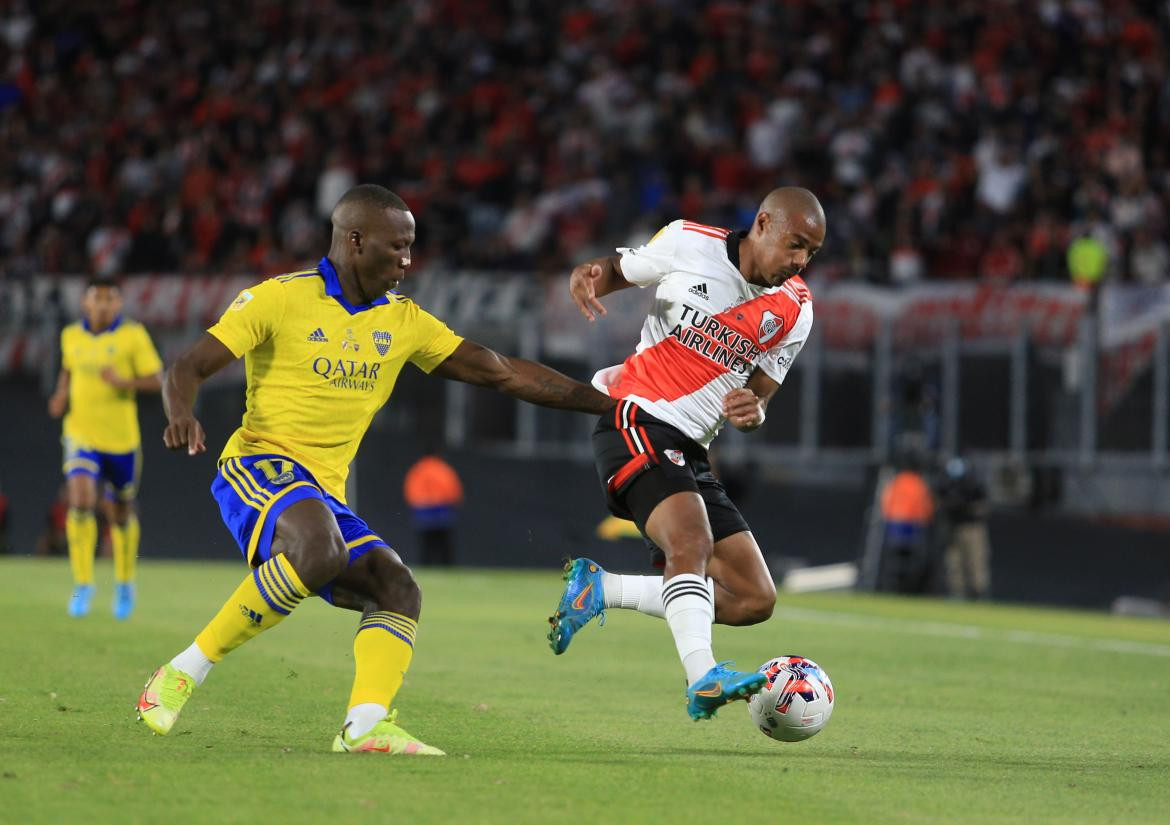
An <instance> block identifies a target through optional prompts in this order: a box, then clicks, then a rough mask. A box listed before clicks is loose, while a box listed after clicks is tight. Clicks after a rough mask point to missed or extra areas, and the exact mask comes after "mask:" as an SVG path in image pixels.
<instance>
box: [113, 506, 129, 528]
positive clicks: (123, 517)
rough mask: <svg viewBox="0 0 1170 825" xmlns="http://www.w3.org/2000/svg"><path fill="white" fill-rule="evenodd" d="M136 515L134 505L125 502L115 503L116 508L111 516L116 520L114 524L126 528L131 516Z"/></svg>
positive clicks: (114, 507)
mask: <svg viewBox="0 0 1170 825" xmlns="http://www.w3.org/2000/svg"><path fill="white" fill-rule="evenodd" d="M133 514H134V505H132V504H130V503H129V502H125V501H118V502H114V506H113V508H112V510H111V513H110V515H111V516H112V517H113V519H114V523H115V524H117V525H119V526H122V527H124V526H125V525H126V522H128V521H130V516H131V515H133Z"/></svg>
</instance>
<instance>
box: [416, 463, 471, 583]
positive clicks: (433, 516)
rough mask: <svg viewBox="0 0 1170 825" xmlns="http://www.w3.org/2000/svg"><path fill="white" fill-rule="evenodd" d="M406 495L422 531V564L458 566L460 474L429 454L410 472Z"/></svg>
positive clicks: (420, 535)
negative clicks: (456, 537) (456, 518)
mask: <svg viewBox="0 0 1170 825" xmlns="http://www.w3.org/2000/svg"><path fill="white" fill-rule="evenodd" d="M402 494H403V497H404V498H405V499H406V503H407V505H408V506H409V507H410V512H411V517H412V521H413V522H414V527H415V529H416V530H418V535H419V544H420V546H421V550H422V563H423V564H426V565H444V566H450V565H451V564H454V562H455V547H454V528H455V516H456V513H457V511H458V508H459V505H460V504H462V503H463V485H462V484H461V483H460V481H459V475H458V473H456V472H455V469H454V468H453V467H452V466H451V465H450V464H448V463H447V462H446V461H444V460H443V459H442V458H441V457H440V456H438V455H436V454H435V453H433V452H429V453H428V454H427V455H424V456H423V457H422V458H420V459H419V460H418V461H416V462H415V463H414V464H413V465H411V467H410V469H409V470H407V472H406V478H405V479H404V480H403V485H402Z"/></svg>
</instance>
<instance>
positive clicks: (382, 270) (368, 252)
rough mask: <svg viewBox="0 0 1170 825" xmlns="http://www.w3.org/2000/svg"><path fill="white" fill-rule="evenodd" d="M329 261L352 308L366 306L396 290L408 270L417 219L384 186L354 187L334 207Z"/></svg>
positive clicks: (365, 185)
mask: <svg viewBox="0 0 1170 825" xmlns="http://www.w3.org/2000/svg"><path fill="white" fill-rule="evenodd" d="M330 219H331V221H332V223H333V242H332V244H331V245H330V247H329V260H330V261H332V262H333V265H334V267H336V269H337V272H338V276H339V278H340V280H341V283H342V288H343V290H344V291H345V292H346V294H347V296H349V295H352V296H353V299H352V301H351V302H352V303H363V304H364V303H368V302H370V301H373V300H376V299H377V298H378V297H380V296H382V295H384V294H385V293H386V292H387V291H388V290H391V289H394V288H396V287H397V286H398V284H399V282H400V281H401V280H402V279H403V278H404V277H406V270H407V269H408V268H409V267H410V246H411V244H413V243H414V229H415V227H414V216H413V215H412V214H410V207H409V206H407V205H406V201H404V200H402V198H400V197H398V196H397V195H395V194H394V193H393V192H391V191H390V190H389V189H387V188H386V187H384V186H378V185H377V184H374V183H363V184H361V185H360V186H355V187H354V188H353V189H350V190H349V191H348V192H346V193H345V194H344V195H342V196H341V200H339V201H338V202H337V205H336V206H335V207H333V214H332V215H331V216H330Z"/></svg>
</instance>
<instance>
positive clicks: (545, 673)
mask: <svg viewBox="0 0 1170 825" xmlns="http://www.w3.org/2000/svg"><path fill="white" fill-rule="evenodd" d="M243 573H244V568H243V566H241V565H231V564H221V563H203V564H198V563H145V564H143V566H142V571H141V584H140V601H139V610H138V612H137V613H136V614H135V616H134V617H133V618H132V619H131V620H130V621H129V622H127V623H125V624H118V623H116V622H115V621H114V620H113V619H112V618H111V617H110V614H109V597H110V581H109V575H110V571H109V566H108V564H107V565H99V580H98V586H99V590H98V597H97V598H96V599H95V603H94V606H95V610H94V613H93V614H92V615H91V616H90V617H89V618H87V619H85V620H80V621H78V620H71V619H69V618H68V617H67V616H66V615H65V603H66V601H67V596H68V591H69V581H68V578H69V576H68V569H67V566H66V565H65V564H64V563H63V562H59V561H36V560H19V559H9V560H3V561H0V576H2V577H3V582H4V595H3V597H0V628H2V632H0V822H3V823H33V822H46V823H74V822H77V823H87V825H95V824H96V823H107V822H109V823H115V822H116V823H133V822H151V823H159V822H167V823H183V825H193V823H199V822H216V823H233V822H240V823H299V822H388V823H389V822H393V823H431V822H435V823H452V822H457V823H558V822H612V823H642V822H645V823H657V822H666V823H671V825H678V823H689V822H696V823H711V825H714V824H715V823H725V822H735V823H749V822H760V821H765V820H768V821H773V822H788V821H801V822H816V823H818V825H819V824H820V823H836V822H842V823H881V822H898V823H904V822H923V823H967V822H994V823H997V825H1002V824H1003V823H1043V822H1051V823H1096V822H1117V823H1139V822H1161V823H1165V822H1167V821H1170V625H1168V624H1167V623H1165V622H1157V621H1146V620H1138V619H1122V618H1114V617H1109V616H1106V615H1100V614H1089V613H1075V612H1066V611H1054V610H1037V609H1023V608H1015V607H1003V606H992V605H961V604H953V603H943V602H937V601H929V600H908V599H895V598H878V597H868V596H849V595H809V596H800V597H790V596H782V598H781V606H780V607H779V608H778V609H777V612H776V615H775V616H774V617H773V618H772V620H771V621H769V622H767V623H765V624H763V625H760V626H757V627H752V628H739V629H737V628H725V627H717V628H716V629H715V652H716V655H717V656H720V657H723V658H732V659H736V660H738V662H739V663H740V664H741V665H742V666H756V665H758V664H759V663H760V662H762V661H764V660H765V659H767V658H769V657H771V656H773V655H780V654H785V653H797V654H802V655H805V656H808V657H810V658H812V659H815V660H816V661H817V662H819V663H820V664H821V665H823V666H824V667H825V668H826V669H827V670H828V672H829V674H830V676H831V677H832V679H833V681H834V685H835V688H836V693H837V707H836V711H835V713H834V715H833V719H832V721H831V722H830V723H829V725H828V726H827V727H826V728H825V730H824V731H823V732H822V733H821V734H820V735H818V736H816V737H815V738H813V739H811V740H809V741H807V742H803V743H797V744H784V743H778V742H772V741H771V740H768V739H767V738H765V737H764V736H763V735H761V734H760V733H758V732H756V731H755V730H754V729H753V728H752V726H751V724H750V723H749V721H748V718H747V712H746V709H745V707H744V705H743V704H741V703H736V704H733V705H731V706H729V707H727V708H725V709H723V711H721V713H720V715H719V717H718V718H716V719H715V720H714V721H713V722H704V723H693V722H691V721H690V720H689V719H688V718H687V717H686V715H685V712H684V710H683V692H682V687H683V685H682V681H683V679H682V670H681V668H680V667H679V663H678V661H677V658H676V656H675V652H674V646H673V643H672V641H671V638H670V634H669V632H668V630H667V628H666V626H665V624H664V623H662V622H661V621H657V620H653V619H649V618H647V617H645V616H640V615H637V614H634V613H629V612H623V611H611V612H610V615H609V620H608V623H607V625H606V627H604V628H598V627H596V626H591V627H589V628H587V629H586V630H585V631H584V632H583V633H582V634H581V635H580V636H579V637H578V638H577V640H576V641H574V643H573V647H572V648H571V649H570V650H569V652H568V653H567V654H566V655H564V656H562V657H554V656H553V655H552V654H551V653H550V651H549V650H548V648H547V645H546V642H545V638H544V634H545V617H546V616H547V615H548V614H549V612H550V611H551V609H552V608H553V606H554V603H555V601H556V598H557V595H558V594H559V591H560V584H561V583H560V578H559V575H558V572H557V570H555V569H553V568H551V567H550V569H549V570H548V571H547V572H540V573H536V572H524V573H516V572H483V571H471V570H465V571H456V572H429V571H424V572H422V573H421V574H420V580H421V583H422V586H423V592H424V612H423V616H422V622H421V624H420V628H419V645H418V651H417V654H416V656H415V659H414V665H413V667H412V668H411V670H410V673H409V674H408V676H407V681H406V685H405V687H404V689H403V690H402V692H401V693H400V695H399V701H398V706H399V708H400V713H401V715H400V721H401V722H402V724H403V725H404V726H405V727H406V728H407V729H408V730H410V731H412V732H414V733H415V734H416V735H418V736H420V737H421V738H423V739H424V740H425V741H427V742H430V743H432V744H435V745H438V746H440V747H442V748H444V749H445V750H446V751H447V752H448V753H449V754H450V756H449V757H447V758H446V759H422V758H419V759H394V758H384V757H377V756H347V755H340V754H333V753H330V752H329V746H330V743H331V741H332V738H333V735H334V733H335V731H336V729H337V728H338V726H339V725H340V722H341V719H342V716H343V714H344V710H345V702H346V698H347V696H348V691H349V686H350V678H351V675H352V670H351V669H352V649H351V639H352V633H353V628H354V626H355V619H356V616H355V614H352V613H346V612H343V611H340V610H335V609H331V608H329V607H328V606H326V605H324V604H322V603H320V602H319V601H318V600H315V599H314V600H310V601H309V602H306V604H305V605H304V606H302V607H301V608H300V609H299V610H298V611H297V613H296V614H294V615H293V616H292V617H290V618H289V619H288V620H286V621H285V622H284V624H282V625H281V626H280V627H279V628H277V629H275V630H273V631H270V632H268V633H266V634H264V635H262V636H261V637H259V638H258V639H256V640H255V641H253V642H251V643H249V644H248V645H247V646H245V647H244V648H242V649H240V650H239V651H237V652H236V653H234V654H233V655H232V656H231V657H229V658H228V659H227V660H226V661H225V662H224V663H223V664H221V665H219V666H217V668H216V669H215V671H214V672H213V673H212V674H211V677H210V678H209V679H208V681H207V682H206V683H205V684H204V685H203V686H202V687H201V688H199V689H198V690H197V691H196V693H195V695H194V697H193V698H192V699H191V701H190V702H189V704H188V705H187V708H186V710H185V711H184V714H183V717H182V718H181V719H180V721H179V723H178V725H177V726H176V729H175V731H174V732H172V734H171V735H170V736H168V737H165V738H162V737H153V736H151V735H149V733H148V732H147V731H146V729H145V728H144V727H143V726H141V725H140V724H138V723H137V722H135V719H134V713H133V711H132V709H131V708H132V705H133V703H134V700H135V698H136V697H137V693H138V690H139V689H140V688H141V686H142V684H143V682H144V681H145V680H146V677H147V676H148V675H149V673H150V671H151V670H152V669H153V668H154V667H155V666H157V665H158V664H160V663H161V662H163V661H165V660H167V659H168V658H169V657H170V656H171V655H173V654H174V653H175V652H176V651H178V650H179V649H181V648H182V647H184V646H186V645H187V644H188V643H189V642H190V641H191V639H192V637H193V635H194V634H195V632H196V631H197V630H198V629H199V628H200V627H201V626H202V625H203V623H204V622H205V621H206V620H207V618H208V617H210V615H211V614H212V612H213V611H214V610H216V609H217V608H218V607H219V606H220V604H221V603H222V600H223V598H224V597H225V596H226V595H227V594H228V593H229V592H230V591H231V589H232V588H233V587H234V586H235V584H236V583H237V582H238V581H239V579H240V577H241V576H242V574H243Z"/></svg>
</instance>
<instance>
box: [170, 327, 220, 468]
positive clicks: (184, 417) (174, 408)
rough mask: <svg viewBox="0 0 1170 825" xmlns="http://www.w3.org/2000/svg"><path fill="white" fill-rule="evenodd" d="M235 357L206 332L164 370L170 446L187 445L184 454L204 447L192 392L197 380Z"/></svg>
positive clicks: (195, 388)
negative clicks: (165, 373) (165, 372)
mask: <svg viewBox="0 0 1170 825" xmlns="http://www.w3.org/2000/svg"><path fill="white" fill-rule="evenodd" d="M234 360H236V357H235V356H234V355H232V351H231V350H229V349H228V348H227V347H225V346H224V345H223V343H222V342H221V341H220V340H219V339H218V338H216V337H215V336H214V335H212V334H211V333H207V332H205V333H203V336H202V337H201V338H200V339H199V340H198V341H196V342H195V343H194V344H192V345H191V346H190V347H188V348H187V349H186V350H185V351H184V352H183V354H182V355H180V356H179V358H178V360H176V361H175V363H174V365H172V366H171V368H170V369H169V370H167V376H166V380H164V381H163V386H162V398H163V409H164V410H166V414H167V422H168V423H167V428H166V429H165V430H164V431H163V443H164V444H166V445H167V446H168V447H169V448H171V449H172V450H177V449H179V448H181V447H184V446H186V448H187V455H195V454H196V453H201V452H203V451H204V450H206V449H207V445H206V443H205V439H206V437H207V436H206V434H205V433H204V432H203V426H202V425H201V424H200V423H199V421H198V420H196V418H195V413H194V409H195V396H196V395H197V394H198V393H199V385H200V384H202V383H203V382H204V381H206V380H207V379H208V378H210V377H211V376H212V375H215V373H217V372H219V371H220V370H221V369H223V368H224V367H226V366H227V365H228V364H230V363H231V362H232V361H234Z"/></svg>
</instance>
